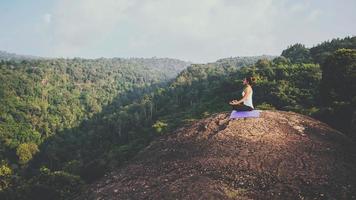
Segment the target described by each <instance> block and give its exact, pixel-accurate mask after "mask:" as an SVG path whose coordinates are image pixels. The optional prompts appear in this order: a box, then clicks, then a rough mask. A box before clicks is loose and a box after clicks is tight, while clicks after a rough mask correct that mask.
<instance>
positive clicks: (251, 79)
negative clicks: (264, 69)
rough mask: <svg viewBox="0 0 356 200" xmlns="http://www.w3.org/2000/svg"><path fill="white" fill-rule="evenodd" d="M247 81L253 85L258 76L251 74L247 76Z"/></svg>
mask: <svg viewBox="0 0 356 200" xmlns="http://www.w3.org/2000/svg"><path fill="white" fill-rule="evenodd" d="M246 81H247V83H248V84H249V85H253V84H255V83H256V78H255V77H253V76H250V77H247V78H246Z"/></svg>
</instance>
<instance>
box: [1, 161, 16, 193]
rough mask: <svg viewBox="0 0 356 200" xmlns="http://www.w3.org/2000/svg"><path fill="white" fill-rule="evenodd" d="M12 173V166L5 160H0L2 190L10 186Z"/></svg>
mask: <svg viewBox="0 0 356 200" xmlns="http://www.w3.org/2000/svg"><path fill="white" fill-rule="evenodd" d="M12 175H13V171H12V169H11V167H10V166H9V165H8V164H7V163H6V162H4V161H2V162H0V191H2V190H4V189H6V188H8V187H9V186H10V184H11V176H12Z"/></svg>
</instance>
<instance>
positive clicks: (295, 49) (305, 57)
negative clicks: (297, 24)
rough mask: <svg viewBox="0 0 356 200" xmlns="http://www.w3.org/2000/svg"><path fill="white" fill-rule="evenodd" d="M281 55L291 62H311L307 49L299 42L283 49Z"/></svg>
mask: <svg viewBox="0 0 356 200" xmlns="http://www.w3.org/2000/svg"><path fill="white" fill-rule="evenodd" d="M281 56H284V57H286V58H288V59H290V61H291V62H292V63H311V62H312V61H313V59H312V57H311V55H310V52H309V49H308V48H306V47H305V46H304V45H303V44H299V43H297V44H294V45H292V46H290V47H288V48H287V49H285V50H283V52H282V55H281Z"/></svg>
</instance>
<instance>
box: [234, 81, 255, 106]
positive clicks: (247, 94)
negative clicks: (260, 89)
mask: <svg viewBox="0 0 356 200" xmlns="http://www.w3.org/2000/svg"><path fill="white" fill-rule="evenodd" d="M254 82H255V78H254V77H248V78H244V80H243V84H244V85H246V87H245V89H244V91H243V92H242V99H240V100H232V101H230V103H229V104H230V105H231V106H232V109H233V110H236V111H252V110H253V109H254V107H253V104H252V94H253V90H252V85H253V84H254Z"/></svg>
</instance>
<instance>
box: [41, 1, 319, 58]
mask: <svg viewBox="0 0 356 200" xmlns="http://www.w3.org/2000/svg"><path fill="white" fill-rule="evenodd" d="M309 2H310V1H308V0H302V1H298V2H294V1H293V2H292V1H285V0H258V1H251V0H193V1H192V0H180V1H176V0H76V1H72V0H58V2H57V4H56V6H55V8H54V11H53V12H51V14H46V15H45V16H44V21H45V22H47V23H48V24H50V28H49V31H48V35H49V36H48V38H49V40H50V44H51V47H50V52H51V54H52V55H53V56H70V57H73V56H88V57H91V56H96V57H101V56H107V57H109V56H118V57H122V56H127V57H133V56H135V57H151V56H158V57H175V58H181V59H187V60H192V61H201V62H206V61H214V60H216V59H218V58H221V57H227V56H243V55H258V54H280V52H281V50H282V49H284V48H285V47H286V46H287V45H289V44H292V43H294V42H303V39H305V38H308V35H309V34H313V35H314V36H315V37H317V35H318V34H317V33H318V32H316V31H315V30H314V28H315V27H317V26H315V24H316V23H317V22H318V20H320V15H321V14H322V13H323V11H322V10H321V9H318V8H315V7H314V8H313V7H312V5H311V3H309ZM300 31H302V32H303V33H301V32H300ZM98 52H100V53H101V54H98Z"/></svg>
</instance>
